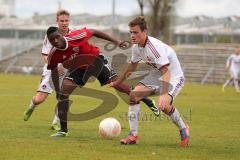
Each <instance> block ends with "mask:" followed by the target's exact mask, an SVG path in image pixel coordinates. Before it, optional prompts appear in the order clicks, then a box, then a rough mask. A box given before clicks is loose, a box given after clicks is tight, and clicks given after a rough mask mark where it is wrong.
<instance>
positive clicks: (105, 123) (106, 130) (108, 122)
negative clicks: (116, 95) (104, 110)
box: [99, 118, 121, 139]
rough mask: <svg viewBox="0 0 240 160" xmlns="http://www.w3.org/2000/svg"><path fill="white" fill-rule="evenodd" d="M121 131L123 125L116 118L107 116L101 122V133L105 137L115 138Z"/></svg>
mask: <svg viewBox="0 0 240 160" xmlns="http://www.w3.org/2000/svg"><path fill="white" fill-rule="evenodd" d="M120 132H121V125H120V123H119V122H118V120H116V119H115V118H105V119H104V120H102V121H101V122H100V124H99V134H100V135H101V137H103V138H109V139H111V138H115V137H117V136H118V135H119V134H120Z"/></svg>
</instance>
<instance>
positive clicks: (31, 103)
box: [29, 97, 36, 109]
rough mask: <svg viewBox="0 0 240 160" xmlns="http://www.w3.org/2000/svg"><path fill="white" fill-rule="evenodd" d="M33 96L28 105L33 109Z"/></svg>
mask: <svg viewBox="0 0 240 160" xmlns="http://www.w3.org/2000/svg"><path fill="white" fill-rule="evenodd" d="M33 98H34V97H33ZM33 98H32V99H31V102H30V105H29V108H31V109H35V107H36V105H35V104H34V102H33Z"/></svg>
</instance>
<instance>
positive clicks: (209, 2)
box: [16, 0, 240, 17]
mask: <svg viewBox="0 0 240 160" xmlns="http://www.w3.org/2000/svg"><path fill="white" fill-rule="evenodd" d="M58 2H59V0H40V1H36V0H16V14H17V16H19V17H30V16H32V15H33V13H34V12H38V13H40V14H47V13H55V12H56V10H57V9H58ZM61 2H62V8H64V9H67V10H69V11H70V12H71V13H72V14H76V13H92V14H96V15H103V14H110V13H111V3H112V0H61ZM239 6H240V0H179V2H178V3H177V13H178V14H179V15H181V16H194V15H208V16H213V17H222V16H228V15H238V16H240V9H239ZM116 13H117V14H122V15H131V14H136V13H139V8H138V4H137V1H136V0H116Z"/></svg>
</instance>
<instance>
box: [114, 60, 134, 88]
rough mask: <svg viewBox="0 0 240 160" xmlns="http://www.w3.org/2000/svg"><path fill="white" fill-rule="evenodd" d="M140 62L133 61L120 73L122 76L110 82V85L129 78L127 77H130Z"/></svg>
mask: <svg viewBox="0 0 240 160" xmlns="http://www.w3.org/2000/svg"><path fill="white" fill-rule="evenodd" d="M137 65H138V62H136V63H133V62H131V63H130V64H129V65H128V66H127V68H126V69H125V70H123V72H122V74H120V76H119V77H118V79H117V80H116V81H114V82H111V83H110V86H111V87H113V86H116V85H118V84H120V83H122V82H123V81H124V80H125V79H127V77H129V76H130V75H131V74H132V72H133V71H135V69H136V68H137Z"/></svg>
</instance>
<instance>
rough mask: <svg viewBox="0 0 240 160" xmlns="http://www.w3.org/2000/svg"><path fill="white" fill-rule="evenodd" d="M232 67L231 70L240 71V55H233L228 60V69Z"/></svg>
mask: <svg viewBox="0 0 240 160" xmlns="http://www.w3.org/2000/svg"><path fill="white" fill-rule="evenodd" d="M229 65H231V68H230V70H234V71H240V55H236V54H232V55H231V56H229V57H228V59H227V67H228V66H229Z"/></svg>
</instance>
